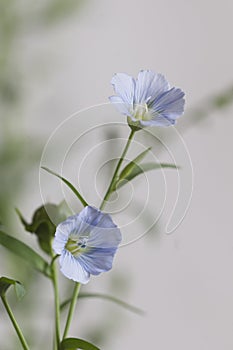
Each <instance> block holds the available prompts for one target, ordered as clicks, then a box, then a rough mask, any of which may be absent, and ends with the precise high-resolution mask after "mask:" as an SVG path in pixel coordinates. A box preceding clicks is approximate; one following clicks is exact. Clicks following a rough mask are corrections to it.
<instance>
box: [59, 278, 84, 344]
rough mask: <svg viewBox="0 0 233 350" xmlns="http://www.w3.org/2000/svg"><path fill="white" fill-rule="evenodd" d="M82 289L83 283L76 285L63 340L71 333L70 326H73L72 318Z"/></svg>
mask: <svg viewBox="0 0 233 350" xmlns="http://www.w3.org/2000/svg"><path fill="white" fill-rule="evenodd" d="M80 288H81V283H75V286H74V291H73V296H72V300H71V303H70V308H69V312H68V315H67V320H66V325H65V329H64V334H63V338H62V339H65V338H66V336H67V333H68V331H69V328H70V324H71V321H72V317H73V314H74V309H75V305H76V301H77V299H78V294H79V291H80Z"/></svg>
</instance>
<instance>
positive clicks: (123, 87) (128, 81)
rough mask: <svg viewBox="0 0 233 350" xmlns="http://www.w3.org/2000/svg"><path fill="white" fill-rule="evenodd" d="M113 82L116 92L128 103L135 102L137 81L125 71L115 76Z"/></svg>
mask: <svg viewBox="0 0 233 350" xmlns="http://www.w3.org/2000/svg"><path fill="white" fill-rule="evenodd" d="M111 83H112V85H113V87H114V90H115V92H116V94H117V95H118V96H119V97H121V99H122V101H123V102H125V103H127V104H128V105H131V104H133V98H134V90H135V81H134V79H133V78H132V77H131V76H129V75H128V74H125V73H117V74H115V75H114V76H113V78H112V80H111Z"/></svg>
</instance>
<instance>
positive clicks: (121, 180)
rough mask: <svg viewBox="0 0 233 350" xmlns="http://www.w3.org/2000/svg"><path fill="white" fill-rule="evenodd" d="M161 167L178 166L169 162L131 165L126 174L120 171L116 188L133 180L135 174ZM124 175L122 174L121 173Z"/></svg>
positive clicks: (173, 167)
mask: <svg viewBox="0 0 233 350" xmlns="http://www.w3.org/2000/svg"><path fill="white" fill-rule="evenodd" d="M161 168H163V169H164V168H171V169H178V168H179V167H178V166H176V165H175V164H169V163H145V164H141V165H138V164H135V163H134V166H133V167H131V171H130V173H128V174H126V176H122V173H121V174H120V177H119V179H118V181H117V184H116V188H120V187H122V186H123V185H125V184H126V183H127V182H128V181H131V180H133V179H134V178H135V177H136V176H138V175H140V174H143V173H145V172H147V171H150V170H156V169H161ZM123 175H124V174H123Z"/></svg>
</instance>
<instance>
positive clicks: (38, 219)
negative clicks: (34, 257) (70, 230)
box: [16, 202, 71, 256]
mask: <svg viewBox="0 0 233 350" xmlns="http://www.w3.org/2000/svg"><path fill="white" fill-rule="evenodd" d="M16 212H17V214H18V216H19V218H20V220H21V222H22V224H23V225H24V228H25V230H26V231H28V232H31V233H34V234H35V235H36V236H37V238H38V243H39V246H40V248H41V249H42V250H43V251H44V252H46V253H47V254H49V255H50V256H51V255H52V245H51V244H52V239H53V237H54V234H55V231H56V225H58V224H59V223H60V222H62V221H64V220H66V219H67V217H68V216H70V215H71V212H70V211H69V210H68V207H67V206H66V204H65V202H61V203H60V204H59V205H56V204H52V203H46V204H45V205H43V206H41V207H39V208H38V209H37V210H36V211H35V213H34V215H33V218H32V222H31V224H29V223H27V222H26V220H25V219H24V218H23V216H22V214H21V213H20V211H19V210H18V209H16Z"/></svg>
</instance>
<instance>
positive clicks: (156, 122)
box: [139, 114, 176, 127]
mask: <svg viewBox="0 0 233 350" xmlns="http://www.w3.org/2000/svg"><path fill="white" fill-rule="evenodd" d="M139 122H140V124H141V125H142V126H144V127H146V126H170V125H174V124H175V122H176V121H175V120H174V119H169V118H168V117H166V116H164V115H162V114H156V115H155V116H154V117H153V119H151V120H140V121H139Z"/></svg>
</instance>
